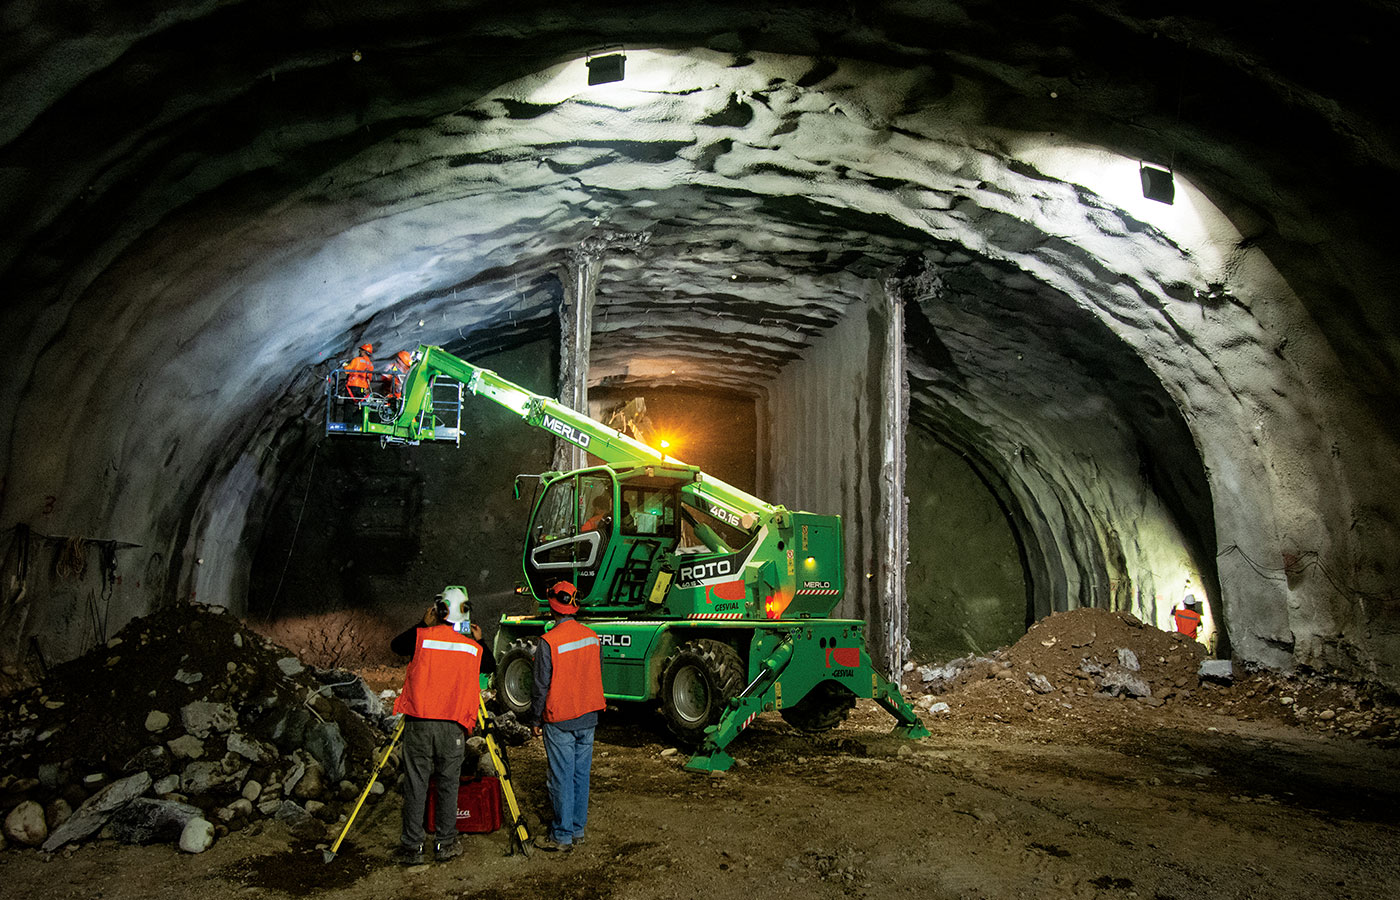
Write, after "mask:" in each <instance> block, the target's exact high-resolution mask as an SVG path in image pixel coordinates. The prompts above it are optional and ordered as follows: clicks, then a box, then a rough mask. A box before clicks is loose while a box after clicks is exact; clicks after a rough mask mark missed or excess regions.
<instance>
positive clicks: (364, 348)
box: [345, 344, 374, 403]
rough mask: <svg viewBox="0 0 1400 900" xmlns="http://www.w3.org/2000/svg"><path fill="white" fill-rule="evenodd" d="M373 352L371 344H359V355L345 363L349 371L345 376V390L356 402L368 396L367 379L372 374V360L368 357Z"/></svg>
mask: <svg viewBox="0 0 1400 900" xmlns="http://www.w3.org/2000/svg"><path fill="white" fill-rule="evenodd" d="M373 352H374V345H373V344H361V345H360V355H359V356H356V357H355V358H354V359H352V360H350V362H348V363H346V364H345V370H346V372H348V373H349V374H347V375H346V376H345V390H346V392H348V393H349V394H350V396H351V398H353V399H354V401H355V402H356V403H363V402H364V401H365V400H366V399H368V397H369V379H370V376H371V375H373V374H374V361H373V360H371V359H370V354H371V353H373Z"/></svg>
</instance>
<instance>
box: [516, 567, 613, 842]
mask: <svg viewBox="0 0 1400 900" xmlns="http://www.w3.org/2000/svg"><path fill="white" fill-rule="evenodd" d="M577 594H578V592H577V590H576V589H575V588H574V586H573V585H572V584H570V583H569V582H567V581H561V582H559V583H557V584H555V585H554V586H553V587H552V588H550V593H549V610H550V612H551V613H552V614H553V617H554V627H553V628H551V629H550V630H549V631H546V632H545V634H544V636H543V637H541V638H540V645H539V647H538V648H537V649H536V650H535V673H534V674H535V686H534V692H533V697H532V703H531V706H530V715H531V721H532V723H533V728H532V730H533V731H534V733H535V734H536V735H539V734H543V735H544V749H545V757H546V760H547V762H548V763H549V768H548V777H547V781H548V784H549V798H550V800H551V802H552V803H553V806H554V821H553V823H552V825H551V827H550V830H549V833H548V834H540V835H537V836H536V837H535V846H536V847H538V848H540V849H541V850H556V851H559V850H562V851H570V850H573V848H574V845H575V844H578V843H581V842H582V841H583V827H584V825H585V824H587V822H588V782H589V775H590V772H591V770H592V768H593V731H594V729H595V728H597V726H598V713H599V712H600V711H601V710H602V709H603V707H604V706H606V705H607V704H606V702H605V701H604V699H603V656H602V648H601V647H600V645H599V643H598V635H597V633H595V632H594V631H593V629H591V628H589V627H588V626H587V625H584V624H583V623H582V622H579V621H578V620H577V619H575V618H574V616H575V615H577V614H578V596H577Z"/></svg>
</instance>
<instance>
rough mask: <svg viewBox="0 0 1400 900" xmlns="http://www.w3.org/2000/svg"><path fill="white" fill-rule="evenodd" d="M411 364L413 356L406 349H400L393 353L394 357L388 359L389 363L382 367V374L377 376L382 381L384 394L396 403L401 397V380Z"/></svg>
mask: <svg viewBox="0 0 1400 900" xmlns="http://www.w3.org/2000/svg"><path fill="white" fill-rule="evenodd" d="M412 365H413V357H412V356H411V355H410V354H409V352H408V351H407V350H400V351H399V352H398V353H396V354H394V358H393V359H391V360H389V365H387V366H386V367H385V368H384V374H382V375H380V376H379V379H380V381H382V382H383V392H384V396H385V397H387V398H388V399H389V400H390V401H392V402H394V403H398V401H400V400H402V399H403V380H404V377H405V376H407V375H408V370H409V368H410V367H411V366H412Z"/></svg>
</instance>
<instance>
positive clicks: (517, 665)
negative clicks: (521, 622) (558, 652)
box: [496, 638, 538, 722]
mask: <svg viewBox="0 0 1400 900" xmlns="http://www.w3.org/2000/svg"><path fill="white" fill-rule="evenodd" d="M537 646H538V644H537V643H536V642H535V641H533V640H530V639H528V638H521V639H519V640H514V641H511V642H510V646H508V647H506V652H505V653H502V654H501V658H500V659H498V660H497V661H496V699H497V700H498V701H500V704H501V707H502V708H503V709H505V710H506V711H507V712H513V713H515V717H516V719H518V720H520V721H522V722H523V721H525V718H526V714H527V713H529V712H530V701H531V697H530V692H531V691H532V690H533V689H534V687H535V648H536V647H537Z"/></svg>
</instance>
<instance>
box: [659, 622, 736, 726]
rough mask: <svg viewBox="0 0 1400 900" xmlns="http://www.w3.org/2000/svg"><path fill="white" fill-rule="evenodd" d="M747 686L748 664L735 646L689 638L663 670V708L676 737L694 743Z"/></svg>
mask: <svg viewBox="0 0 1400 900" xmlns="http://www.w3.org/2000/svg"><path fill="white" fill-rule="evenodd" d="M743 688H744V664H743V661H742V660H741V659H739V654H738V652H737V651H736V650H735V649H734V648H733V647H731V646H729V645H728V644H726V643H723V642H721V641H710V640H698V641H688V642H686V643H684V644H682V645H681V646H680V647H679V648H678V649H677V650H676V652H675V653H673V654H672V655H671V658H670V659H668V660H666V667H665V669H664V670H663V671H662V673H661V712H662V714H663V715H664V716H665V717H666V725H667V727H669V728H670V729H671V733H672V734H674V735H675V736H676V739H677V740H678V741H680V742H681V743H682V744H684V745H686V746H692V747H693V746H695V745H696V744H699V743H700V741H701V740H703V739H704V737H705V729H706V728H707V727H708V726H710V725H713V724H715V723H716V722H718V721H719V717H720V715H721V714H723V712H724V710H725V707H726V706H727V705H728V703H729V698H731V697H733V696H734V695H735V694H737V693H739V691H741V690H743Z"/></svg>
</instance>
